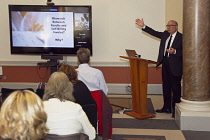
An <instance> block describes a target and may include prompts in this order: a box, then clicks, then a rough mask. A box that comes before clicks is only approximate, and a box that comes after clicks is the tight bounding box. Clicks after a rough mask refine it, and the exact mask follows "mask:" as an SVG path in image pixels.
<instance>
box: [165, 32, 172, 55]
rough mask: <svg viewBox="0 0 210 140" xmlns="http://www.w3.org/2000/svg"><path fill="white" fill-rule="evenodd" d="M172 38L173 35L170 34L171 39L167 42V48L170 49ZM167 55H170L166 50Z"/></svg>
mask: <svg viewBox="0 0 210 140" xmlns="http://www.w3.org/2000/svg"><path fill="white" fill-rule="evenodd" d="M171 38H172V35H170V38H169V41H168V44H167V48H166V49H169V47H170V44H171ZM165 57H168V52H167V51H166V52H165Z"/></svg>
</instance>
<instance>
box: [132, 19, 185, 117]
mask: <svg viewBox="0 0 210 140" xmlns="http://www.w3.org/2000/svg"><path fill="white" fill-rule="evenodd" d="M136 25H138V26H140V27H142V30H143V31H145V32H147V33H148V34H150V35H152V36H154V37H157V38H159V39H160V46H159V54H158V60H157V62H158V65H157V67H158V66H159V65H161V64H162V82H163V84H162V88H163V100H164V105H163V108H162V109H157V110H156V112H158V113H171V112H172V117H173V118H174V117H175V103H179V102H180V98H181V79H182V34H181V33H179V32H178V31H177V30H178V23H177V22H176V21H174V20H170V21H169V22H168V24H167V25H166V27H167V30H166V31H164V32H158V31H155V30H153V29H152V28H150V27H148V26H146V25H145V24H144V20H143V19H136Z"/></svg>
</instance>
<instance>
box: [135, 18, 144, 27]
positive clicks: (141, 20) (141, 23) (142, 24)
mask: <svg viewBox="0 0 210 140" xmlns="http://www.w3.org/2000/svg"><path fill="white" fill-rule="evenodd" d="M136 25H138V26H140V27H144V20H143V18H142V19H139V18H138V19H136Z"/></svg>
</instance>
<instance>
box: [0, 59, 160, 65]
mask: <svg viewBox="0 0 210 140" xmlns="http://www.w3.org/2000/svg"><path fill="white" fill-rule="evenodd" d="M38 62H47V60H46V61H43V60H41V61H0V66H37V63H38ZM59 62H60V63H66V64H69V65H72V66H78V63H77V62H76V61H59ZM90 65H91V66H93V67H129V66H130V64H129V61H122V62H105V61H104V62H99V61H98V62H96V61H95V62H91V63H90ZM148 66H149V67H155V66H156V65H155V64H149V65H148Z"/></svg>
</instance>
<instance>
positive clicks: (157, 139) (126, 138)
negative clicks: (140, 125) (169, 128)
mask: <svg viewBox="0 0 210 140" xmlns="http://www.w3.org/2000/svg"><path fill="white" fill-rule="evenodd" d="M112 140H166V139H165V137H164V136H146V135H116V134H115V135H112Z"/></svg>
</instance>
